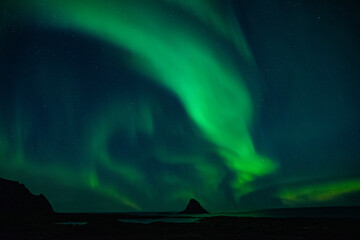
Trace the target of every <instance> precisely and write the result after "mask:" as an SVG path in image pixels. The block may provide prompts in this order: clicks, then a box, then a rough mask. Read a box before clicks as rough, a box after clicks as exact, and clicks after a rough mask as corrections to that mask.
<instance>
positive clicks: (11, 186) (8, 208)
mask: <svg viewBox="0 0 360 240" xmlns="http://www.w3.org/2000/svg"><path fill="white" fill-rule="evenodd" d="M51 212H53V208H52V206H51V205H50V203H49V201H48V200H47V199H46V198H45V196H44V195H42V194H40V195H38V196H37V195H34V194H32V193H31V192H30V191H29V190H28V189H27V188H26V187H25V186H24V185H23V184H20V183H18V182H16V181H11V180H7V179H3V178H0V214H1V213H51Z"/></svg>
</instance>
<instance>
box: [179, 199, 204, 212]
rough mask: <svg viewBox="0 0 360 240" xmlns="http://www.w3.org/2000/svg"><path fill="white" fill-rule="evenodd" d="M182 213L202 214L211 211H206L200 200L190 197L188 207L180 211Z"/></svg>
mask: <svg viewBox="0 0 360 240" xmlns="http://www.w3.org/2000/svg"><path fill="white" fill-rule="evenodd" d="M180 213H183V214H184V213H185V214H200V213H209V212H208V211H206V210H205V209H204V208H203V207H202V206H201V205H200V203H199V202H198V201H196V200H195V199H193V198H192V199H190V201H189V203H188V205H187V207H186V208H185V210H184V211H182V212H180Z"/></svg>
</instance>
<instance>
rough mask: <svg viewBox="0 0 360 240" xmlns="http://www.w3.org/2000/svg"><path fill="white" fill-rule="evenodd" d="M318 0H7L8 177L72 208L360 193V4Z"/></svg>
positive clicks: (149, 207) (159, 207) (252, 203)
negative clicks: (357, 7) (358, 9)
mask: <svg viewBox="0 0 360 240" xmlns="http://www.w3.org/2000/svg"><path fill="white" fill-rule="evenodd" d="M309 2H310V1H309ZM309 2H308V1H295V0H292V1H275V0H271V1H265V0H264V1H260V0H259V1H245V0H239V1H216V0H198V1H190V0H189V1H187V0H183V1H181V0H153V1H146V0H109V1H101V0H88V1H81V0H72V1H71V0H64V1H60V0H48V1H45V0H35V1H30V0H23V1H21V0H16V1H10V0H9V1H2V3H1V5H0V6H1V25H0V26H1V34H0V49H1V55H0V56H1V68H0V69H1V80H0V176H1V177H4V178H9V179H13V180H17V181H20V182H23V183H24V184H26V185H27V186H28V187H29V188H30V189H31V190H32V191H33V192H34V193H44V194H45V195H46V196H47V197H48V199H49V200H50V202H51V203H52V205H53V207H54V209H55V210H56V211H64V212H73V211H75V212H77V211H83V212H88V211H90V212H93V211H100V212H103V211H171V210H178V209H182V208H183V207H184V204H186V202H187V201H188V199H189V198H196V199H198V200H199V201H200V202H202V203H203V205H204V207H205V208H206V209H208V210H210V211H228V210H231V211H236V210H245V209H264V208H272V207H283V206H332V205H359V204H360V203H359V200H358V199H360V198H359V197H360V162H359V159H360V158H359V157H360V147H359V142H360V132H359V130H360V127H359V120H360V108H359V102H360V81H359V70H358V69H360V68H359V67H360V66H359V57H358V56H359V44H358V43H359V42H360V39H359V36H358V34H357V32H358V26H359V23H360V22H359V15H358V14H356V8H355V7H354V6H352V5H351V4H345V3H343V2H341V1H314V2H313V3H309Z"/></svg>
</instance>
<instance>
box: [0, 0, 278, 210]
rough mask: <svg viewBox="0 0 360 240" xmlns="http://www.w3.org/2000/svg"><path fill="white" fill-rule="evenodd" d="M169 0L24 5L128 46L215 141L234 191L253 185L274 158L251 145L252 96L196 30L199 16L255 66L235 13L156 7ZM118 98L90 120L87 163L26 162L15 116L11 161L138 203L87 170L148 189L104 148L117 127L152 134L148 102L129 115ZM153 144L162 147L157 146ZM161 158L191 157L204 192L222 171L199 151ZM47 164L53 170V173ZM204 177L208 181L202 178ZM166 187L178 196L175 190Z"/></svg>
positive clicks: (185, 192)
mask: <svg viewBox="0 0 360 240" xmlns="http://www.w3.org/2000/svg"><path fill="white" fill-rule="evenodd" d="M169 1H170V0H163V1H160V0H157V1H153V2H154V3H152V4H148V2H147V1H140V0H123V1H100V0H88V1H73V0H63V1H60V0H54V1H49V2H44V1H30V0H29V1H27V3H28V5H27V6H26V4H25V6H22V8H23V9H29V10H28V11H29V12H30V14H32V15H33V17H34V19H35V20H34V21H39V24H51V25H52V26H53V27H56V28H62V29H72V30H78V31H81V32H83V33H85V34H88V35H92V36H94V37H96V38H99V39H102V40H104V41H107V42H109V43H112V44H114V45H116V46H118V47H119V48H124V49H127V50H129V51H130V52H131V53H132V56H131V58H130V59H129V64H130V65H131V66H132V67H133V68H134V69H136V70H139V71H140V72H141V73H143V74H144V75H146V76H148V77H149V78H150V79H152V80H153V81H154V82H155V83H157V84H159V85H161V86H163V87H165V88H167V89H168V90H169V91H171V92H172V93H173V94H175V95H176V96H177V97H178V98H179V99H180V101H181V103H182V104H183V106H184V108H185V109H186V111H187V113H188V115H189V116H190V118H191V119H192V120H193V122H194V123H195V124H196V125H197V126H198V128H199V129H200V130H201V131H202V133H203V135H204V137H205V138H206V139H207V140H208V141H210V142H212V143H213V144H214V145H215V146H216V150H215V151H216V152H217V154H218V155H219V156H221V157H222V158H223V160H224V163H225V165H226V166H227V168H228V169H230V170H231V171H232V172H233V173H234V175H235V179H234V180H233V182H232V183H231V186H232V188H233V189H234V192H235V194H234V195H235V196H236V197H237V198H239V197H241V196H242V195H244V194H246V193H249V192H251V191H252V190H253V188H252V187H251V182H252V181H254V180H255V179H256V178H258V177H261V176H263V175H266V174H269V173H272V172H274V171H275V170H276V168H277V165H276V163H274V162H273V161H271V160H269V159H267V158H266V157H262V156H260V155H259V154H258V153H257V152H256V150H255V148H254V144H253V142H252V139H251V136H250V133H249V128H250V127H251V122H252V120H253V119H252V115H253V106H252V100H251V98H250V94H249V92H248V89H247V87H246V86H245V83H244V79H243V75H242V74H241V72H240V71H239V70H238V69H239V67H238V66H237V63H236V62H235V61H234V59H233V58H232V57H230V56H227V55H226V54H224V53H223V52H221V50H216V49H214V45H215V44H216V43H215V42H214V40H212V39H211V38H209V37H208V35H207V34H206V33H203V32H201V31H200V30H201V26H202V24H207V25H208V26H213V28H214V32H215V33H216V34H218V35H219V38H221V39H226V40H227V41H228V42H230V43H231V44H233V45H234V46H235V48H236V49H238V51H239V52H238V55H239V56H241V57H242V58H243V60H244V64H247V66H246V67H250V68H254V67H255V66H254V63H253V60H252V56H251V51H250V49H249V48H248V46H247V44H246V41H245V39H244V37H243V35H242V33H241V29H240V27H239V26H238V25H237V23H236V22H235V21H234V19H231V18H226V17H224V16H226V13H224V12H219V11H217V10H215V9H216V8H214V7H213V6H211V5H209V4H206V2H204V1H201V3H200V1H199V2H197V4H195V5H189V4H187V3H185V2H186V1H185V2H183V1H181V2H178V1H174V0H172V1H170V4H175V5H177V4H180V5H183V7H184V8H185V9H186V11H188V13H190V14H193V15H194V16H198V18H199V22H197V23H196V24H192V23H190V22H188V21H187V20H186V19H184V18H183V16H181V14H179V15H177V14H175V15H174V16H173V15H171V14H170V13H167V12H166V11H163V10H162V9H161V7H159V6H162V5H164V3H165V2H167V4H169ZM155 2H156V4H155ZM40 16H41V17H40ZM120 102H121V101H119V102H117V101H114V103H110V104H109V105H110V107H109V109H105V110H102V111H101V113H99V114H98V116H94V117H93V118H92V119H91V120H90V126H89V129H88V132H89V135H90V136H88V139H89V141H88V143H87V144H86V145H85V146H82V147H83V149H84V151H85V150H88V151H89V153H87V154H84V155H85V156H86V157H87V158H88V159H90V163H89V169H83V170H82V172H81V173H80V174H79V173H78V172H76V171H74V170H73V169H71V168H69V167H68V166H63V167H62V168H59V167H58V166H51V165H48V166H37V165H34V164H32V163H31V164H30V163H29V162H31V161H30V160H29V159H27V158H26V156H25V155H23V151H20V149H21V148H22V147H21V146H22V145H21V144H22V143H23V142H24V139H22V137H23V135H24V133H22V132H21V131H22V129H21V127H22V126H24V124H23V123H18V124H16V125H17V126H18V127H20V128H19V129H18V130H19V131H20V132H19V136H18V139H19V142H18V143H17V144H16V145H17V147H18V149H19V150H18V151H16V152H18V153H19V154H20V155H19V157H16V159H18V160H17V162H18V163H20V162H21V164H18V166H16V167H19V168H21V169H23V170H24V171H27V172H28V171H33V172H36V173H37V174H38V176H47V177H50V178H55V179H56V180H57V181H60V182H61V181H63V182H64V184H65V185H69V186H70V185H71V184H74V183H75V184H77V185H85V186H86V187H87V188H89V189H92V190H93V191H97V192H99V193H102V194H104V195H107V196H109V197H112V198H114V199H117V200H119V202H121V203H122V204H124V205H126V206H128V207H131V208H133V209H140V207H139V206H138V205H137V204H136V203H134V202H133V201H131V200H129V199H130V198H129V197H125V196H123V195H122V194H120V193H119V192H121V190H116V188H115V187H114V186H110V185H106V184H102V183H101V179H99V178H98V176H97V174H96V172H94V171H93V169H96V168H97V167H98V166H101V167H103V168H105V169H106V170H108V171H111V172H114V173H116V174H117V175H119V176H122V177H123V179H124V180H126V181H127V182H128V183H129V184H131V185H132V186H136V187H137V188H139V190H140V189H142V191H143V192H144V194H145V195H147V196H150V194H151V193H150V190H145V188H144V186H146V181H147V180H146V178H145V176H144V172H143V171H141V170H140V169H138V168H137V167H136V166H135V165H133V164H131V161H125V160H124V159H122V161H118V159H116V158H114V156H111V153H110V152H109V149H108V144H109V141H110V138H111V136H113V134H114V132H115V131H118V130H121V131H124V132H126V133H127V134H128V136H129V139H130V140H131V139H134V138H136V134H137V132H138V131H141V132H145V133H147V134H148V135H151V134H153V132H154V123H153V120H152V114H151V111H152V110H151V107H149V106H145V105H144V106H140V107H139V110H138V111H137V112H136V115H138V116H140V117H139V118H138V119H140V120H139V121H137V120H135V122H134V119H129V118H128V117H127V116H129V111H130V110H127V109H126V106H124V105H122V104H121V103H120ZM0 150H1V149H0ZM154 152H155V153H159V152H161V151H160V150H159V149H155V150H154ZM160 155H161V154H160ZM161 159H162V160H163V161H167V162H169V163H171V164H175V162H177V163H186V164H187V163H189V160H188V159H193V160H192V161H191V164H193V166H194V168H195V169H196V171H197V172H198V173H199V176H200V178H201V182H202V183H203V185H205V186H206V188H204V189H205V190H204V191H206V192H207V193H209V194H208V195H211V194H212V193H213V192H214V191H216V189H217V187H218V186H219V185H220V183H221V182H222V180H223V178H224V172H222V171H220V170H218V169H217V167H216V166H213V165H211V164H210V163H207V162H206V159H204V157H197V156H183V157H182V156H181V157H172V156H171V153H162V156H161ZM167 159H169V160H167ZM20 160H21V161H20ZM50 169H51V170H50ZM47 172H52V174H51V176H50V174H47ZM63 176H72V177H71V178H69V179H71V180H63V178H64V177H63ZM209 177H210V178H211V179H212V180H211V181H207V180H208V178H209ZM175 178H176V179H179V177H175ZM169 181H170V180H169V179H168V182H169ZM70 182H71V184H70ZM180 182H181V179H180ZM175 184H177V185H176V187H178V189H177V191H179V196H180V195H181V196H193V195H195V194H193V193H194V192H195V190H196V188H195V187H194V186H192V183H188V182H187V183H186V184H181V183H179V181H177V183H175ZM180 192H181V194H180ZM171 195H172V197H174V196H176V194H174V193H172V194H171Z"/></svg>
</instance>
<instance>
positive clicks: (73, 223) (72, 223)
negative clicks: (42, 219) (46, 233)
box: [55, 222, 87, 225]
mask: <svg viewBox="0 0 360 240" xmlns="http://www.w3.org/2000/svg"><path fill="white" fill-rule="evenodd" d="M55 224H61V225H85V224H87V222H57V223H55Z"/></svg>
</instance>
